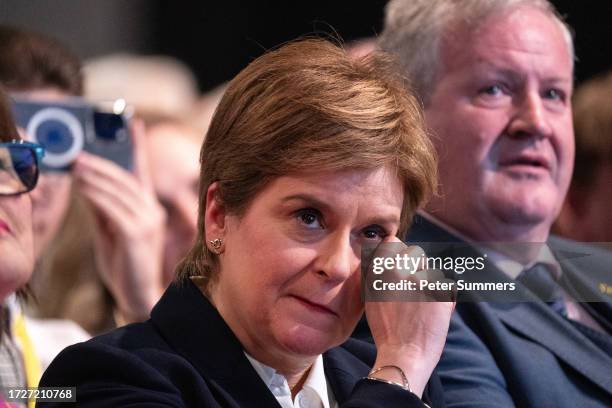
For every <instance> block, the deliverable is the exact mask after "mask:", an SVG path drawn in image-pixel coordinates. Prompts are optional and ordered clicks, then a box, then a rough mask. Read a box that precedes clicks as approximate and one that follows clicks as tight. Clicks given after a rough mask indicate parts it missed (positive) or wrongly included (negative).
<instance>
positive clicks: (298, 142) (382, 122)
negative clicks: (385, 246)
mask: <svg viewBox="0 0 612 408" xmlns="http://www.w3.org/2000/svg"><path fill="white" fill-rule="evenodd" d="M408 89H409V87H408V85H407V83H406V82H405V81H404V80H403V79H402V78H401V77H400V76H399V75H398V74H397V70H396V68H395V65H394V64H393V62H392V60H391V59H390V58H389V57H388V56H386V55H385V54H381V53H373V54H370V55H369V56H366V57H364V58H361V59H354V58H351V57H350V55H348V53H347V52H346V51H345V50H344V49H342V48H341V47H338V46H336V45H334V44H332V43H330V42H328V41H324V40H315V39H309V40H301V41H298V42H294V43H289V44H287V45H285V46H283V47H281V48H279V49H277V50H274V51H271V52H268V53H267V54H264V55H263V56H261V57H259V58H257V59H256V60H255V61H253V62H252V63H251V64H250V65H249V66H248V67H247V68H245V69H244V70H243V71H242V72H240V73H239V74H238V76H236V78H234V80H232V81H231V83H230V84H229V86H228V88H227V90H226V92H225V94H224V96H223V98H222V99H221V102H220V104H219V106H218V107H217V110H216V112H215V115H214V117H213V119H212V122H211V125H210V128H209V130H208V134H207V135H206V139H205V141H204V145H203V147H202V152H201V157H200V160H201V163H202V167H201V173H200V209H199V219H198V236H197V240H196V243H195V245H194V247H193V248H192V250H191V251H190V253H189V254H188V255H187V257H186V259H185V260H184V261H183V262H182V263H181V264H180V265H179V266H178V269H177V271H178V276H179V279H185V278H187V277H189V276H203V277H204V278H206V286H207V287H208V288H210V284H211V283H212V282H214V280H215V273H216V272H217V271H216V269H217V266H218V265H217V258H216V255H215V254H214V253H212V252H211V251H210V250H209V249H208V248H207V246H206V241H205V237H206V234H205V225H204V213H205V209H206V193H207V191H208V188H209V186H210V185H211V184H212V183H214V182H218V183H219V188H218V193H217V197H216V199H217V200H219V201H220V202H221V203H222V204H223V206H224V208H225V209H226V211H228V212H230V213H233V214H235V215H238V216H240V215H241V214H243V213H244V211H245V210H246V209H247V208H248V206H249V205H250V203H251V202H252V201H253V199H255V197H256V195H257V193H258V192H260V191H261V190H262V189H263V188H264V187H265V186H266V185H267V184H268V183H269V182H270V181H271V180H273V179H274V178H276V177H279V176H282V175H287V174H300V173H308V172H315V171H340V170H346V169H375V168H379V167H384V166H389V167H390V168H392V169H394V170H395V171H396V173H397V175H398V178H399V179H400V181H401V182H402V184H403V187H404V192H405V199H404V205H403V210H402V218H401V228H400V229H401V231H400V233H404V232H405V231H406V230H407V228H408V225H409V222H410V220H411V218H412V215H413V213H414V211H415V210H416V208H417V207H418V206H419V205H421V204H422V203H423V201H424V200H425V199H426V197H427V196H428V195H429V194H430V193H431V192H432V191H433V190H434V187H435V185H436V166H437V163H436V158H435V154H434V150H433V147H432V145H431V143H430V140H429V137H428V135H427V134H426V131H425V130H424V123H423V115H422V110H421V107H420V105H419V103H418V102H417V100H416V98H415V97H414V96H413V95H412V94H411V93H410V92H409V91H408Z"/></svg>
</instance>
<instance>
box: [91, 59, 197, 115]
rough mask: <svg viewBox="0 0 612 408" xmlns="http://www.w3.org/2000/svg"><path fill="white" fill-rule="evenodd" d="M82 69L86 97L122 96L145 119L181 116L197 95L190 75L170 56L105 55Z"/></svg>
mask: <svg viewBox="0 0 612 408" xmlns="http://www.w3.org/2000/svg"><path fill="white" fill-rule="evenodd" d="M83 72H84V74H85V96H86V97H87V98H89V99H92V100H115V99H118V98H123V99H125V100H126V101H127V102H128V104H130V105H131V106H133V107H134V108H135V110H136V115H138V116H140V117H141V118H144V119H145V120H147V118H150V117H153V118H155V117H169V118H184V117H186V116H187V115H188V114H189V112H191V109H192V107H193V104H194V103H195V102H196V99H197V97H198V91H197V84H196V80H195V77H194V75H193V74H192V73H191V71H190V70H189V68H187V67H186V66H185V65H184V64H182V63H181V62H180V61H178V60H176V59H174V58H171V57H166V56H141V55H130V54H114V55H108V56H104V57H99V58H95V59H92V60H90V61H87V62H86V64H85V66H84V68H83Z"/></svg>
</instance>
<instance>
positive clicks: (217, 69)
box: [0, 0, 612, 91]
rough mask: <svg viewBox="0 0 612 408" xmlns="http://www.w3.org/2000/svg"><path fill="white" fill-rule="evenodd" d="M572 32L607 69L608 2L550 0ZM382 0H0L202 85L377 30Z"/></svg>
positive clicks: (92, 47) (61, 34)
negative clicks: (257, 62) (285, 48)
mask: <svg viewBox="0 0 612 408" xmlns="http://www.w3.org/2000/svg"><path fill="white" fill-rule="evenodd" d="M553 3H554V4H555V5H556V6H557V7H558V9H559V10H560V12H561V13H562V14H564V15H566V17H567V21H568V22H569V23H570V25H571V26H572V27H574V29H575V32H576V53H577V55H578V58H579V60H578V62H577V64H576V78H577V80H578V81H579V82H580V81H582V80H584V79H585V78H588V77H590V76H592V75H594V74H596V73H600V72H603V71H605V70H607V69H610V68H612V35H611V34H612V24H610V20H612V1H610V0H601V1H597V0H581V1H577V0H555V1H553ZM385 4H386V1H385V0H367V1H361V2H360V1H345V0H336V1H322V0H310V1H307V2H294V1H287V0H285V1H280V0H260V1H240V0H222V1H215V2H213V1H177V0H175V1H169V0H56V1H50V0H47V1H36V2H35V1H24V0H0V23H11V24H15V25H22V26H26V27H29V28H32V29H36V30H38V31H42V32H44V33H47V34H51V35H53V36H55V37H57V38H59V39H60V40H62V41H64V42H65V43H67V44H68V45H70V46H71V48H72V49H73V50H75V51H76V52H77V53H78V54H79V55H80V56H81V57H83V58H89V57H94V56H99V55H103V54H106V53H110V52H118V51H122V52H136V53H146V54H154V53H155V54H169V55H172V56H175V57H177V58H179V59H181V60H182V61H183V62H185V63H187V64H188V65H189V66H190V67H191V68H192V69H193V70H194V72H195V74H196V76H197V78H198V81H199V85H200V88H201V90H203V91H205V90H208V89H210V88H212V87H214V86H215V85H217V84H219V83H221V82H223V81H226V80H228V79H231V78H232V77H233V76H234V75H235V74H236V73H237V72H238V71H239V70H240V69H242V68H243V67H244V66H246V64H248V63H249V62H250V61H252V60H253V59H254V58H256V57H257V56H259V55H260V54H261V53H263V52H264V51H265V50H266V49H269V48H272V47H275V46H277V45H279V44H281V43H283V42H285V41H288V40H291V39H294V38H297V37H299V36H302V35H307V34H331V35H335V36H339V37H341V38H343V39H344V40H345V41H351V40H354V39H358V38H363V37H368V36H372V35H376V34H377V33H379V32H380V31H381V27H382V21H383V9H384V5H385Z"/></svg>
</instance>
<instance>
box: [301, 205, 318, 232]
mask: <svg viewBox="0 0 612 408" xmlns="http://www.w3.org/2000/svg"><path fill="white" fill-rule="evenodd" d="M297 218H298V221H299V222H300V223H301V224H302V225H304V226H305V227H306V228H312V229H320V228H323V225H322V222H321V213H319V211H317V210H314V209H310V208H308V209H304V210H300V211H298V212H297Z"/></svg>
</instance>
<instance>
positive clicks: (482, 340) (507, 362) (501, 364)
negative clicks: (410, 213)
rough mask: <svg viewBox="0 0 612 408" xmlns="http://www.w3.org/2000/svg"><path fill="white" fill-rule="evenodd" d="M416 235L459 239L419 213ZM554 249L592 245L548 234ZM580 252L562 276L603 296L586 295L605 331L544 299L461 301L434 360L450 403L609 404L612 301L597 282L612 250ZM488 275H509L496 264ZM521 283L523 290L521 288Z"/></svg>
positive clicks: (611, 271)
mask: <svg viewBox="0 0 612 408" xmlns="http://www.w3.org/2000/svg"><path fill="white" fill-rule="evenodd" d="M408 240H409V241H411V242H457V241H459V239H458V238H457V237H455V236H453V235H451V234H449V233H448V232H447V231H445V230H443V229H441V228H439V227H438V226H436V225H433V224H432V223H431V222H429V221H427V220H426V219H424V218H422V217H416V219H415V222H414V223H413V226H412V229H411V231H410V234H409V236H408ZM548 245H549V247H550V248H551V249H552V250H553V253H556V254H560V253H561V254H570V255H571V254H572V253H574V254H580V253H584V252H590V253H594V252H597V251H598V250H596V249H593V248H588V249H587V248H585V247H584V246H581V245H579V244H578V243H574V242H570V241H566V240H561V239H559V238H555V237H551V238H550V240H549V242H548ZM598 255H599V256H597V257H588V256H587V257H580V256H576V257H573V258H571V259H569V260H568V259H565V260H564V261H563V262H562V263H561V265H562V269H563V274H564V277H566V278H567V279H569V281H571V283H572V286H573V287H580V290H581V292H582V293H585V292H586V291H591V293H590V295H589V298H593V299H598V300H600V302H598V303H583V304H582V305H583V306H584V307H585V308H586V309H587V310H588V311H589V313H590V314H591V316H592V317H594V318H595V319H596V320H597V321H598V322H599V324H600V325H601V326H602V327H603V328H604V329H605V330H607V332H608V333H607V334H603V333H599V332H595V331H594V330H592V329H590V328H587V327H586V326H584V325H581V324H579V323H577V322H573V321H571V320H569V319H567V318H564V317H562V316H561V315H559V314H558V313H555V312H554V311H553V310H552V309H551V308H550V307H549V306H548V305H546V304H545V303H544V302H542V301H539V300H537V299H536V298H533V301H532V302H463V303H458V304H457V308H456V312H455V313H454V315H453V318H452V320H451V325H450V330H449V335H448V338H447V342H446V346H445V349H444V352H443V355H442V358H441V360H440V363H439V365H438V367H437V369H436V370H437V372H438V374H439V375H440V378H441V380H442V384H443V387H444V390H445V399H446V403H447V406H450V407H511V406H519V407H538V408H543V407H572V408H573V407H581V408H585V407H611V406H612V336H611V335H610V333H612V306H611V303H610V297H609V296H608V297H606V295H604V294H602V293H601V291H600V290H598V285H599V283H601V282H609V281H610V280H611V276H612V257H610V256H609V254H607V253H606V254H605V255H604V254H603V253H598ZM479 273H483V275H482V276H481V278H482V280H483V281H501V282H503V281H510V278H508V277H507V276H506V275H505V274H504V273H503V272H502V271H501V270H499V269H498V268H496V267H495V266H494V265H492V264H490V263H489V264H488V265H487V268H486V269H485V270H484V271H482V272H479ZM519 290H526V289H521V287H519Z"/></svg>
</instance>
